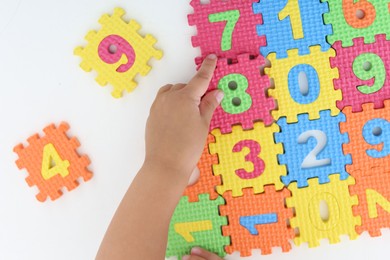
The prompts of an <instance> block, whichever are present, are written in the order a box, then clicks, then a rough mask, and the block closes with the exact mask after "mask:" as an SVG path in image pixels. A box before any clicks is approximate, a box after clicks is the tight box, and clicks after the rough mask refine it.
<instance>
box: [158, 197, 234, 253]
mask: <svg viewBox="0 0 390 260" xmlns="http://www.w3.org/2000/svg"><path fill="white" fill-rule="evenodd" d="M224 203H225V201H224V199H223V198H222V197H218V198H217V199H215V200H210V198H209V195H208V194H201V195H199V202H189V201H188V198H187V197H182V198H181V199H180V202H179V204H178V205H177V207H176V209H175V212H174V213H173V216H172V219H171V223H170V225H169V234H168V247H167V252H166V256H167V257H169V256H177V257H178V259H181V258H182V256H183V255H187V254H189V253H190V251H191V248H193V247H194V246H200V247H202V248H204V249H206V250H208V251H210V252H214V253H216V254H218V255H219V256H221V257H223V256H224V255H225V254H226V253H225V251H224V247H225V246H226V245H228V244H229V243H230V239H229V237H224V236H222V234H221V226H223V225H227V220H226V217H224V216H219V212H218V206H220V205H223V204H224Z"/></svg>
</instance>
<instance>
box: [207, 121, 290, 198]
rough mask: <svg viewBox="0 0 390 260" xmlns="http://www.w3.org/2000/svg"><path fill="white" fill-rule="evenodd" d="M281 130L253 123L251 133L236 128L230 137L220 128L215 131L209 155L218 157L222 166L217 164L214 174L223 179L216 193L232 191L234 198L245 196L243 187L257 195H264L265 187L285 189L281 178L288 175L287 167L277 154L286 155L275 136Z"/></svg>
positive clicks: (272, 126) (276, 127) (239, 127)
mask: <svg viewBox="0 0 390 260" xmlns="http://www.w3.org/2000/svg"><path fill="white" fill-rule="evenodd" d="M276 132H279V127H278V126H277V125H276V124H273V125H271V126H269V127H265V126H264V124H263V123H262V122H258V123H255V124H254V128H253V129H252V130H246V131H244V130H243V129H242V127H241V126H233V131H232V133H230V134H222V133H221V131H220V130H219V129H215V130H213V131H212V135H214V136H215V140H216V142H215V143H210V145H209V148H210V153H211V154H217V155H218V160H219V164H217V165H214V166H213V169H214V174H215V175H220V176H221V177H222V184H221V185H220V186H217V192H218V193H219V194H224V192H226V191H229V190H230V191H232V195H233V197H237V196H242V195H243V192H242V190H243V189H244V188H253V191H254V193H256V194H258V193H262V192H264V186H265V185H269V184H273V185H275V187H276V189H277V190H281V189H283V187H284V185H283V183H282V182H281V181H280V176H284V175H286V167H285V166H284V165H283V166H281V165H279V164H278V161H277V154H281V153H283V146H282V145H281V144H275V141H274V138H273V134H274V133H276Z"/></svg>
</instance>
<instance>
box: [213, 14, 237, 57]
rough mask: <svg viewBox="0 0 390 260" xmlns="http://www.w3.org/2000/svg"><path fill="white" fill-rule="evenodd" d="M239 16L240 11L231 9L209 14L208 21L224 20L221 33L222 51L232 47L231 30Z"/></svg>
mask: <svg viewBox="0 0 390 260" xmlns="http://www.w3.org/2000/svg"><path fill="white" fill-rule="evenodd" d="M239 18H240V11H238V10H231V11H226V12H222V13H216V14H210V15H209V22H210V23H218V22H224V21H226V25H225V29H224V30H223V33H222V41H221V49H222V51H228V50H230V49H231V48H232V41H233V39H232V38H233V31H234V27H236V24H237V22H238V19H239Z"/></svg>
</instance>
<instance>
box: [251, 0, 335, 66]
mask: <svg viewBox="0 0 390 260" xmlns="http://www.w3.org/2000/svg"><path fill="white" fill-rule="evenodd" d="M297 3H298V5H299V6H298V5H297V6H294V4H296V2H295V1H288V0H261V1H260V2H259V3H254V4H253V12H254V13H255V14H262V16H263V24H261V25H258V26H257V34H258V35H259V36H262V35H265V36H266V39H267V45H266V46H263V47H261V48H260V52H261V54H262V55H263V56H264V57H266V56H267V55H268V54H269V53H271V52H275V53H276V57H277V58H286V57H287V50H289V49H298V51H299V54H300V55H305V54H309V53H310V51H309V47H310V46H314V45H321V49H322V51H327V50H328V49H329V48H330V45H329V44H328V42H327V41H326V36H327V35H330V34H332V33H333V31H332V26H330V25H325V24H324V22H323V18H322V15H323V14H324V13H327V12H329V7H328V3H326V2H325V3H321V2H320V1H319V0H299V1H297ZM287 4H289V5H287ZM291 15H293V16H296V15H298V16H300V19H299V18H298V19H291ZM279 16H281V19H279ZM291 20H294V21H298V22H297V24H295V22H294V25H292V24H291ZM293 27H295V28H296V29H294V30H293V29H292V28H293ZM294 37H295V38H294Z"/></svg>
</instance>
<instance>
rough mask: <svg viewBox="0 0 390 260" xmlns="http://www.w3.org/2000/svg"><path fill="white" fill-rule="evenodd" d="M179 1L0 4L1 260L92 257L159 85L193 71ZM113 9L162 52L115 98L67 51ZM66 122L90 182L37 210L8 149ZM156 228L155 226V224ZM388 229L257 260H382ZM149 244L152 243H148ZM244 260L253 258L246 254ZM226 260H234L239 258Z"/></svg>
mask: <svg viewBox="0 0 390 260" xmlns="http://www.w3.org/2000/svg"><path fill="white" fill-rule="evenodd" d="M188 2H189V1H184V0H165V1H155V0H154V1H152V0H138V1H136V0H128V1H92V0H77V1H76V0H69V1H52V0H35V1H23V0H0V89H1V92H0V125H1V127H0V259H7V260H8V259H93V258H94V256H95V254H96V251H97V249H98V246H99V244H100V241H101V239H102V237H103V235H104V232H105V229H106V227H107V225H108V224H109V221H110V220H111V218H112V216H113V214H114V211H115V209H116V207H117V206H118V204H119V202H120V200H121V198H122V196H123V195H124V193H125V191H126V189H127V187H128V186H129V184H130V182H131V180H132V179H133V178H134V176H135V174H136V172H137V170H138V168H139V167H140V165H141V164H142V159H143V156H144V141H143V139H144V125H145V121H146V118H147V115H148V110H149V107H150V105H151V102H152V101H153V99H154V96H155V94H156V91H157V90H158V88H159V87H160V86H161V85H164V84H166V83H169V82H173V83H174V82H186V81H187V80H188V79H189V78H190V77H191V75H192V74H193V73H194V71H195V67H194V63H193V58H194V57H195V56H196V55H197V54H198V50H196V49H193V48H192V47H191V43H190V37H191V35H193V34H195V28H190V27H189V26H188V25H187V20H186V14H187V13H189V12H191V7H190V6H189V4H188ZM116 6H120V7H123V8H124V9H125V10H126V11H127V17H128V18H130V17H131V18H134V19H135V20H137V21H138V22H140V23H141V24H142V26H143V29H142V30H141V33H145V32H148V33H152V34H153V35H154V36H155V37H156V38H157V39H158V44H157V46H158V47H159V48H161V49H163V50H164V54H165V55H164V58H163V60H161V61H153V62H152V65H153V70H152V71H151V73H150V74H149V75H148V76H147V77H144V78H138V81H139V82H140V84H139V87H138V88H137V89H136V90H135V91H134V92H133V93H131V94H127V95H126V96H125V97H124V98H123V99H120V100H115V99H114V98H112V97H111V95H110V92H111V87H110V86H107V87H106V88H101V87H99V86H98V85H97V83H95V81H94V77H95V76H96V74H95V73H89V74H88V73H85V72H84V71H82V70H81V69H80V68H79V67H78V64H79V62H80V59H79V57H76V56H73V49H74V47H76V46H78V45H84V44H85V43H86V42H85V41H84V40H83V38H84V35H85V34H86V33H87V31H88V30H91V29H95V30H98V29H99V28H100V25H99V24H98V23H97V20H98V18H99V17H100V16H101V15H102V14H104V13H106V12H112V10H113V9H114V7H116ZM61 121H66V122H68V123H69V124H70V125H71V130H70V132H69V133H70V134H71V135H75V136H77V137H78V138H79V140H80V142H81V144H82V145H81V148H80V149H79V152H81V153H86V154H88V155H89V157H90V159H91V161H92V164H91V166H90V169H91V170H92V171H93V172H94V178H93V179H92V180H91V181H89V182H87V183H81V185H80V187H79V188H77V189H76V190H74V191H72V192H71V193H67V192H65V194H64V196H63V197H61V198H60V199H59V200H57V201H55V202H51V201H47V202H46V203H40V202H38V201H37V200H36V199H35V194H36V193H37V189H36V188H35V187H33V188H29V187H28V186H27V184H26V183H25V180H24V178H25V177H26V176H27V173H26V171H25V170H23V171H20V170H18V169H17V167H16V165H15V163H14V161H15V160H16V159H17V156H16V154H14V153H13V151H12V150H13V147H14V146H15V145H16V144H18V143H20V142H23V141H24V140H26V138H27V137H29V136H30V135H32V134H34V133H35V132H41V130H42V128H43V127H44V126H46V125H48V124H50V123H56V124H58V123H60V122H61ZM156 221H158V219H156ZM389 242H390V232H389V230H384V231H383V236H382V237H380V238H370V237H369V236H368V235H367V234H364V235H363V236H361V237H360V238H359V239H358V240H357V241H349V240H348V238H347V237H342V243H340V244H337V245H328V242H327V241H323V242H322V245H321V246H320V247H318V248H316V249H308V247H307V245H302V246H300V247H299V248H296V247H295V246H294V249H293V250H292V252H290V253H288V254H282V253H281V252H280V249H278V248H276V249H275V253H274V254H273V255H271V256H264V257H262V259H297V258H300V259H314V258H316V259H318V260H320V259H328V258H333V259H352V258H354V259H388V256H387V252H388V248H386V246H387V247H388V245H389ZM150 243H153V241H150ZM253 253H254V257H253V258H252V259H258V258H260V257H259V252H258V251H254V252H253ZM227 258H228V259H238V258H239V257H238V254H235V255H234V256H232V257H227Z"/></svg>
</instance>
